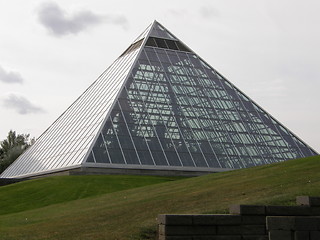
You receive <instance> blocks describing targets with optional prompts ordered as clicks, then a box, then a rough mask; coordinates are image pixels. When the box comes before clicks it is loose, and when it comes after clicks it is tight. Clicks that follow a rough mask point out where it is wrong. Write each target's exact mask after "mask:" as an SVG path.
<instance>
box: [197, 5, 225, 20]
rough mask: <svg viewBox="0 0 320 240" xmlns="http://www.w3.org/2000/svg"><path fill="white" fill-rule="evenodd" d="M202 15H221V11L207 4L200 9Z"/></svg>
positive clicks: (209, 16) (205, 16) (210, 16)
mask: <svg viewBox="0 0 320 240" xmlns="http://www.w3.org/2000/svg"><path fill="white" fill-rule="evenodd" d="M199 12H200V15H201V16H202V17H204V18H212V17H219V16H220V12H219V11H218V9H216V8H214V7H212V6H210V5H206V6H202V7H201V8H200V9H199Z"/></svg>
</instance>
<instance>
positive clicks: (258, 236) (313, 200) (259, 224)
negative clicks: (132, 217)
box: [158, 196, 320, 240]
mask: <svg viewBox="0 0 320 240" xmlns="http://www.w3.org/2000/svg"><path fill="white" fill-rule="evenodd" d="M297 204H298V206H259V205H234V206H231V207H230V213H231V214H224V215H217V214H214V215H159V217H158V223H159V240H179V239H185V240H267V239H269V240H320V197H306V196H301V197H297Z"/></svg>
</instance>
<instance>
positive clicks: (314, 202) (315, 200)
mask: <svg viewBox="0 0 320 240" xmlns="http://www.w3.org/2000/svg"><path fill="white" fill-rule="evenodd" d="M296 202H297V205H307V206H310V207H320V197H309V196H298V197H296Z"/></svg>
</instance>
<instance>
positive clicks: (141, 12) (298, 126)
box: [0, 0, 320, 152]
mask: <svg viewBox="0 0 320 240" xmlns="http://www.w3.org/2000/svg"><path fill="white" fill-rule="evenodd" d="M319 12H320V2H319V1H316V0H306V1H297V0H295V1H293V0H265V1H262V0H250V1H248V0H247V1H246V0H242V1H239V0H223V1H222V0H220V1H218V0H208V1H201V0H200V1H191V0H184V1H182V0H179V1H178V0H177V1H169V0H162V1H150V0H149V1H147V0H144V1H139V0H135V1H129V0H127V1H124V0H114V1H113V0H109V1H103V0H90V1H89V0H63V1H62V0H61V1H60V0H54V1H42V0H28V1H19V0H11V1H3V0H0V90H1V91H0V140H2V139H4V138H5V137H6V135H7V133H8V132H9V130H10V129H12V130H16V131H17V132H18V133H30V134H31V136H33V137H38V136H39V135H40V134H41V133H42V132H43V131H44V130H45V129H46V128H47V127H49V126H50V124H51V123H52V122H53V121H54V120H55V119H56V118H57V117H58V116H59V115H60V114H61V113H63V111H64V110H66V108H67V107H68V106H69V105H70V104H71V103H72V102H73V101H74V100H75V99H76V98H77V97H78V96H79V95H80V94H81V93H82V92H83V91H84V90H85V89H86V88H87V87H88V86H89V85H90V84H91V83H92V82H93V81H94V80H95V79H96V78H97V77H98V76H99V75H100V73H101V72H102V71H103V70H104V69H106V68H107V67H108V66H109V65H110V64H111V63H112V62H113V61H114V60H115V59H116V58H117V57H118V56H119V55H120V54H121V53H122V52H123V51H124V50H125V49H126V48H127V47H128V45H129V44H130V43H131V42H132V41H133V40H134V39H135V38H136V37H137V36H138V35H139V34H140V33H141V32H142V31H143V30H144V29H145V28H146V27H147V26H148V25H149V24H150V23H151V22H152V21H153V20H154V19H156V20H157V21H159V22H160V23H161V24H162V25H164V26H165V27H166V28H168V29H169V30H170V31H171V32H172V33H173V34H175V35H176V36H177V37H178V38H180V40H182V41H183V42H184V43H185V44H187V45H188V46H189V47H190V48H191V49H193V50H194V51H195V52H196V53H197V54H198V55H200V56H201V57H202V58H203V59H204V60H206V61H207V62H208V63H209V64H210V65H211V66H213V67H214V68H215V69H216V70H217V71H219V72H220V73H221V74H222V75H224V76H225V77H226V78H227V79H229V80H230V81H231V82H232V83H234V84H235V85H236V86H237V87H238V88H240V89H241V90H242V91H243V92H244V93H246V94H247V95H248V96H249V97H250V98H252V99H253V100H254V101H255V102H257V103H258V104H259V105H260V106H261V107H262V108H264V109H265V110H267V111H268V112H269V113H270V114H271V115H273V116H274V117H275V118H276V119H278V120H279V121H280V122H282V123H283V124H284V125H285V126H286V127H288V128H289V129H290V130H291V131H293V132H294V133H295V134H296V135H298V136H299V137H300V138H302V139H303V140H304V141H305V142H306V143H307V144H309V145H310V146H311V147H313V148H314V149H315V150H316V151H318V152H320V141H319V140H318V136H319V135H320V124H319V123H320V112H319V105H320V103H319V102H320V101H319V96H318V95H319V89H320V47H319V44H320V27H319V23H320V14H319Z"/></svg>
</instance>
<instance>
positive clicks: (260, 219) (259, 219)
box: [241, 215, 266, 225]
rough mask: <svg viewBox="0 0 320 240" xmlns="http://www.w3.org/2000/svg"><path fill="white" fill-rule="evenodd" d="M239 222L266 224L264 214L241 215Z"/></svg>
mask: <svg viewBox="0 0 320 240" xmlns="http://www.w3.org/2000/svg"><path fill="white" fill-rule="evenodd" d="M241 223H242V224H244V225H259V224H264V225H265V224H266V216H255V215H247V216H241Z"/></svg>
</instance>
